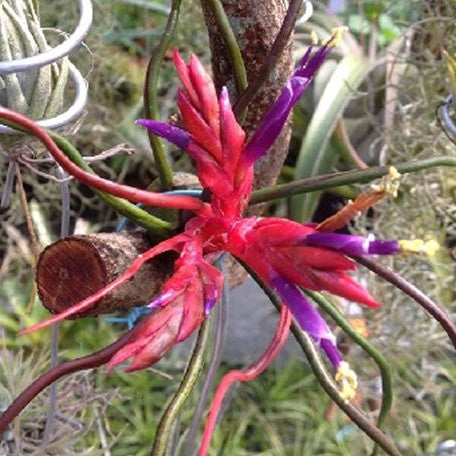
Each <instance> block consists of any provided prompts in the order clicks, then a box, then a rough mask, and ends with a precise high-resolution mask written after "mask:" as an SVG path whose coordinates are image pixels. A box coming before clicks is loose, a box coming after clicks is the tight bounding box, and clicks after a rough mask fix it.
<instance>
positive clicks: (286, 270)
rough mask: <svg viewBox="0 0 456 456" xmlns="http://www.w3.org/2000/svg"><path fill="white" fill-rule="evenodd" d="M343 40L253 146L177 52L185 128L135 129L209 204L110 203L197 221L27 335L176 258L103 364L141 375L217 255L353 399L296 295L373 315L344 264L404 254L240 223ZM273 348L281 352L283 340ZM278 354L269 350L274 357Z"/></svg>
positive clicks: (309, 63) (274, 222)
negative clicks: (334, 299)
mask: <svg viewBox="0 0 456 456" xmlns="http://www.w3.org/2000/svg"><path fill="white" fill-rule="evenodd" d="M339 33H340V32H336V33H335V34H334V35H333V36H332V37H331V38H330V39H329V40H328V41H327V42H326V43H325V44H324V45H323V46H321V47H320V48H318V49H317V50H316V51H314V50H313V48H312V47H310V48H309V49H308V50H307V52H306V54H305V56H304V57H303V59H302V61H301V62H300V64H299V66H298V68H297V69H296V71H295V72H294V74H293V75H292V77H291V79H290V80H289V82H288V84H287V85H286V87H285V88H284V89H283V90H282V92H281V94H280V96H279V98H278V99H277V101H276V102H275V104H274V105H273V106H272V107H271V109H270V110H269V112H268V113H267V114H266V116H265V118H264V120H263V121H262V123H261V125H260V126H259V128H258V129H257V131H256V132H255V133H254V134H253V136H252V137H251V138H249V139H247V138H246V135H245V133H244V131H243V129H242V127H241V126H240V125H239V123H238V122H237V120H236V118H235V116H234V114H233V111H232V108H231V104H230V101H229V97H228V92H227V90H226V88H224V89H222V91H221V94H220V96H219V97H217V94H216V90H215V87H214V84H213V82H212V79H211V78H210V76H209V75H208V74H207V72H206V71H205V69H204V68H203V66H202V65H201V63H200V62H199V61H198V59H197V58H196V57H195V56H193V55H192V56H191V57H190V63H188V64H186V63H185V62H184V61H183V59H182V58H181V56H180V55H179V53H178V52H177V51H175V52H174V62H175V66H176V68H177V72H178V74H179V77H180V80H181V82H182V85H183V89H182V90H180V91H179V94H178V107H179V111H180V114H181V117H182V123H183V127H182V128H181V127H178V126H175V125H171V124H168V123H163V122H159V121H154V120H148V119H143V120H139V121H138V124H140V125H142V126H144V127H146V128H148V129H149V130H150V131H152V132H153V133H155V134H157V135H159V136H162V137H163V138H166V139H167V140H168V141H170V142H171V143H173V144H175V145H176V146H178V147H180V148H181V149H184V150H185V151H186V152H187V153H188V154H189V155H190V156H191V157H192V158H193V159H194V161H195V163H196V167H197V173H198V177H199V179H200V182H201V184H202V186H203V187H204V188H205V189H206V193H207V194H208V195H209V203H208V204H207V203H203V202H200V201H198V200H196V199H194V198H191V197H185V198H184V197H176V196H167V195H157V194H154V193H151V192H142V191H136V192H135V191H134V190H131V189H130V190H128V187H123V189H119V191H118V192H117V193H116V195H118V196H124V197H127V198H129V199H130V200H132V201H139V202H144V203H146V204H159V205H160V206H163V207H172V208H186V209H190V210H192V211H194V212H195V213H196V215H195V216H194V217H193V218H192V219H190V220H189V221H188V222H187V224H186V225H185V229H184V231H183V232H182V233H180V234H178V235H176V236H174V237H172V238H170V239H167V240H165V241H163V242H161V243H159V244H157V245H156V246H154V247H153V248H151V249H150V250H148V251H147V252H145V253H144V254H143V255H142V256H141V257H139V258H138V259H136V260H135V261H134V262H133V264H132V265H131V267H130V268H129V269H128V270H127V271H126V272H125V273H124V274H123V275H121V276H120V277H119V278H118V279H116V280H115V281H114V282H112V283H111V284H109V285H108V286H106V287H105V288H103V289H102V290H100V291H98V292H97V293H95V294H94V295H92V296H90V297H88V298H87V299H85V300H83V301H82V302H80V303H78V304H76V305H74V306H73V307H71V308H69V309H67V310H66V311H64V312H62V313H61V314H59V315H56V316H54V317H52V318H50V319H48V320H46V321H44V322H42V323H39V324H38V325H35V326H33V327H31V328H28V329H26V330H24V331H23V333H29V332H31V331H35V330H37V329H40V328H43V327H45V326H48V325H50V324H52V323H54V322H56V321H59V320H62V319H64V318H66V317H68V316H70V315H73V314H75V313H78V312H81V311H83V310H84V309H87V308H89V307H90V306H92V305H93V304H94V303H95V302H96V301H98V300H99V299H101V298H102V297H103V296H105V295H107V294H108V293H110V292H111V291H112V290H113V289H115V288H116V287H118V286H121V285H122V284H123V283H125V282H126V281H128V280H129V279H130V278H131V277H132V276H133V275H134V274H135V273H136V272H137V271H138V269H139V268H140V267H141V265H143V264H144V263H145V262H147V261H148V260H150V259H151V258H153V257H156V256H157V255H160V254H162V253H163V252H167V251H174V252H176V253H177V254H178V255H179V258H178V259H177V261H176V262H175V268H174V269H175V270H174V274H173V275H172V277H171V278H170V279H169V280H168V281H167V282H166V283H165V284H164V285H163V287H162V291H161V293H160V295H159V296H158V297H157V298H156V299H154V301H153V302H151V303H150V304H149V306H148V307H150V308H152V309H154V311H153V312H152V313H151V314H149V315H148V316H146V317H145V318H144V319H143V320H142V321H141V322H140V323H139V324H138V325H137V326H136V327H135V328H134V330H133V334H132V337H131V338H130V342H129V343H128V344H127V345H126V346H124V347H123V348H121V349H120V350H118V351H117V353H116V354H115V355H114V356H112V357H111V359H110V360H109V362H108V363H107V366H108V368H112V367H114V366H116V365H118V364H120V363H122V362H124V361H125V360H127V359H130V358H132V362H131V364H130V366H129V367H128V369H127V370H129V371H133V370H137V369H143V368H145V367H148V366H150V365H151V364H153V363H154V362H156V361H157V360H158V359H160V358H161V357H162V356H163V355H164V354H165V353H166V352H167V351H168V350H169V349H170V348H171V347H173V345H174V344H176V343H178V342H181V341H183V340H184V339H186V338H187V337H188V336H189V335H190V334H191V333H192V332H193V331H194V330H195V329H196V328H198V326H199V325H201V323H202V322H203V320H204V319H205V318H206V317H207V316H208V315H209V313H210V311H211V309H212V307H213V306H214V305H215V304H216V303H217V301H218V300H219V298H220V295H221V292H222V286H223V277H222V273H221V272H220V271H219V270H218V269H216V268H215V267H214V266H213V262H214V261H215V260H216V259H217V258H218V257H219V256H220V255H221V254H222V253H223V252H228V253H230V254H231V255H233V256H234V257H235V258H237V259H239V260H241V261H242V262H244V263H245V264H247V265H248V266H249V267H250V268H251V269H252V270H253V271H255V273H256V274H257V275H258V276H259V277H260V278H261V280H262V281H264V282H265V284H267V285H268V286H269V287H270V288H272V289H273V290H274V291H275V293H276V294H277V296H278V297H279V298H280V299H281V301H282V303H283V306H284V308H283V312H282V313H283V319H282V320H281V321H282V325H281V329H280V332H281V334H282V335H283V334H285V335H286V333H287V331H288V328H289V324H290V318H289V312H291V314H292V316H293V317H294V318H295V320H296V321H297V322H298V324H299V326H300V327H301V328H302V329H303V330H304V331H305V332H306V333H308V334H309V335H310V336H311V337H312V338H313V340H314V341H315V342H316V343H317V345H318V346H319V347H320V349H321V350H322V351H323V352H324V353H325V354H326V356H327V358H328V359H329V361H330V362H331V364H332V365H333V366H334V369H335V371H336V380H337V381H338V382H339V384H340V385H341V387H342V388H341V395H343V397H344V398H346V399H347V400H348V399H350V398H351V397H353V394H354V391H355V389H356V383H357V382H356V376H355V374H354V373H353V372H352V371H351V370H350V368H349V367H348V364H347V363H346V362H344V361H343V360H342V356H341V354H340V352H339V350H338V348H337V346H336V341H335V337H334V335H333V333H332V332H331V329H330V328H329V326H328V325H327V323H326V322H325V321H324V319H323V318H322V317H321V316H320V314H319V313H318V312H317V310H316V309H315V308H314V307H313V306H312V304H311V303H310V302H309V301H308V300H307V299H306V298H305V296H304V294H303V292H302V291H301V288H304V289H308V290H316V291H320V290H326V291H328V292H330V293H333V294H335V295H338V296H342V297H344V298H346V299H349V300H352V301H356V302H359V303H361V304H364V305H366V306H369V307H378V306H379V303H378V302H377V301H376V300H375V299H374V298H373V297H372V296H371V295H370V294H369V292H368V291H367V290H366V289H365V288H364V287H363V286H361V285H360V284H359V283H357V282H356V281H355V280H354V279H353V278H352V277H351V276H350V275H349V274H348V273H347V271H353V270H355V269H356V265H355V263H354V261H352V260H351V259H350V258H348V256H350V255H391V254H397V253H399V252H402V251H404V250H406V249H407V248H408V247H409V245H407V244H406V243H401V242H400V241H382V240H376V239H374V238H373V237H372V238H371V237H361V236H354V235H347V234H337V233H334V232H333V231H334V230H335V229H337V228H338V227H339V225H340V217H339V219H338V220H336V219H334V218H332V219H329V220H328V221H327V222H323V223H322V224H320V225H314V224H310V223H309V224H300V223H297V222H293V221H290V220H287V219H282V218H275V217H271V218H262V217H245V218H244V217H243V212H244V210H245V209H246V207H247V204H248V202H249V198H250V195H251V192H252V182H253V167H254V164H255V162H256V161H257V160H259V159H260V158H261V157H262V156H263V155H264V154H265V153H266V152H267V150H268V148H269V147H270V146H271V145H272V143H273V142H274V141H275V139H276V138H277V136H278V135H279V133H280V131H281V129H282V127H283V126H284V124H285V122H286V121H287V119H288V117H289V114H290V112H291V109H292V107H293V106H294V104H295V103H296V102H297V100H298V99H299V97H300V96H301V94H302V93H303V92H304V90H305V89H306V87H307V86H308V85H309V83H310V81H311V79H312V76H313V75H314V74H315V72H316V71H317V70H318V68H319V67H320V65H321V64H322V62H323V61H324V60H325V58H326V56H327V55H328V54H329V52H330V51H331V49H332V48H333V47H334V45H335V44H336V43H337V40H338V37H339ZM2 113H3V112H2ZM3 114H5V113H3ZM5 117H6V115H5ZM12 120H13V121H14V118H12ZM41 135H42V136H41V139H42V140H43V141H45V136H46V134H45V132H44V131H42V132H41ZM51 142H52V141H51V140H50V139H49V141H48V144H47V145H48V146H49V148H50V151H51V152H52V153H53V155H54V156H55V158H56V159H57V161H58V162H59V163H60V164H61V165H62V166H63V167H65V168H66V169H67V171H68V172H69V173H71V174H73V175H74V174H75V173H76V171H75V168H76V169H77V170H78V171H77V172H78V173H79V174H78V176H77V177H78V178H80V180H82V181H84V182H87V180H88V177H87V176H89V177H90V185H92V186H93V187H95V188H98V189H100V190H108V191H111V190H112V189H110V188H107V187H106V185H105V184H103V182H106V181H103V179H100V178H96V177H94V176H93V175H88V174H87V173H84V172H83V171H81V170H80V169H78V168H77V167H75V166H74V165H72V164H71V162H69V160H65V157H64V156H63V154H61V153H59V150H58V148H57V147H55V146H54V147H52V144H51ZM393 174H394V173H393ZM392 179H393V180H394V176H393V178H392ZM120 187H122V186H119V188H120ZM125 189H127V190H128V191H127V190H125ZM385 191H386V190H385V189H380V190H378V189H377V190H375V191H374V190H373V191H371V192H370V193H368V195H367V197H366V195H364V196H363V197H361V199H360V200H359V201H358V203H357V204H358V206H356V209H357V210H358V209H360V208H361V209H362V208H364V207H367V206H368V205H370V204H372V202H375V200H376V198H377V197H378V195H383V194H384V193H385ZM375 195H377V197H376V196H375ZM363 198H364V200H365V201H364V200H363ZM377 199H378V198H377ZM366 201H367V202H366ZM355 203H356V202H355ZM342 219H344V216H342ZM344 220H345V219H344ZM342 224H343V223H342ZM412 247H413V248H415V247H416V245H415V244H413V245H412ZM427 247H430V246H429V245H428V246H427ZM278 340H280V342H277V344H279V345H280V344H282V343H283V341H284V340H285V338H284V337H280V338H279V339H278ZM276 348H277V347H276ZM278 348H280V347H278ZM277 351H278V350H273V351H272V352H271V356H270V358H271V357H272V353H274V355H275V353H276V352H277Z"/></svg>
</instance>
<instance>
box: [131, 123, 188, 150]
mask: <svg viewBox="0 0 456 456" xmlns="http://www.w3.org/2000/svg"><path fill="white" fill-rule="evenodd" d="M135 123H137V124H138V125H142V126H143V127H146V128H147V129H148V130H149V131H151V132H152V133H155V134H156V135H158V136H161V137H162V138H165V139H166V140H168V141H169V142H170V143H172V144H174V145H176V146H177V147H179V148H181V149H187V147H188V145H189V143H190V135H189V134H188V133H187V132H186V131H185V130H181V129H180V128H178V127H175V126H174V125H170V124H167V123H165V122H159V121H157V120H151V119H138V120H137V121H136V122H135Z"/></svg>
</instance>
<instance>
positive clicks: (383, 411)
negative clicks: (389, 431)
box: [304, 290, 393, 451]
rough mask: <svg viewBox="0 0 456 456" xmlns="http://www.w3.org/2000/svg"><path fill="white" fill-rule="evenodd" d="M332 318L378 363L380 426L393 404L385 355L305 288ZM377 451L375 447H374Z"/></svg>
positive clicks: (391, 383)
mask: <svg viewBox="0 0 456 456" xmlns="http://www.w3.org/2000/svg"><path fill="white" fill-rule="evenodd" d="M304 292H305V293H306V294H307V295H308V296H310V297H311V298H312V299H313V300H314V301H315V302H316V303H317V304H318V305H319V306H320V307H321V308H322V309H323V310H324V311H325V312H326V313H327V314H328V315H330V316H331V318H332V319H333V320H334V321H335V322H336V323H337V324H338V325H339V326H340V327H341V328H342V330H343V331H344V332H345V333H347V334H348V336H349V337H350V338H351V339H352V340H353V341H354V342H355V343H356V344H358V345H359V346H360V347H361V348H362V349H363V350H364V351H365V352H366V353H367V354H368V355H369V356H370V357H371V358H372V359H373V360H374V361H375V363H376V364H377V366H378V368H379V369H380V373H381V376H382V392H383V396H382V405H381V408H380V413H379V415H378V419H377V426H378V427H380V426H381V425H382V424H383V423H384V421H385V419H386V417H387V416H388V413H389V411H390V409H391V406H392V404H393V377H392V375H391V371H390V369H389V366H388V362H387V361H386V359H385V358H384V357H383V355H382V354H381V353H380V352H379V351H378V350H377V349H376V348H375V347H374V346H373V345H372V344H371V343H370V342H369V341H368V340H367V339H365V338H364V337H363V336H361V334H360V333H359V332H358V331H356V330H355V329H353V328H352V326H351V325H350V323H348V321H347V320H346V319H345V317H344V316H343V315H342V313H341V312H340V311H339V310H338V309H337V307H336V306H334V304H332V303H331V302H330V301H329V300H328V299H326V298H325V297H324V296H323V295H321V294H320V293H315V292H313V291H309V290H304ZM374 451H375V449H374Z"/></svg>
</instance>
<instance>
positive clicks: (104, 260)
mask: <svg viewBox="0 0 456 456" xmlns="http://www.w3.org/2000/svg"><path fill="white" fill-rule="evenodd" d="M151 246H152V245H151V242H150V241H149V239H148V237H147V235H146V234H145V233H142V232H133V233H99V234H93V235H87V236H70V237H68V238H65V239H62V240H60V241H57V242H56V243H54V244H52V245H50V246H48V247H47V248H46V249H45V250H44V251H43V252H42V254H41V255H40V258H39V261H38V264H37V275H36V282H37V287H38V294H39V296H40V299H41V301H42V303H43V305H44V306H45V307H46V308H47V309H48V310H49V311H50V312H51V313H54V314H55V313H59V312H61V311H63V310H65V309H67V308H68V307H70V306H72V305H74V304H76V303H77V302H79V301H81V300H83V299H85V298H87V297H88V296H90V295H91V294H93V293H95V292H96V291H98V290H100V289H101V288H103V287H104V286H106V285H107V284H108V283H110V282H112V281H113V280H115V279H116V278H117V277H119V275H121V274H122V273H123V272H124V271H125V270H126V269H128V267H129V266H130V264H131V263H132V262H133V261H134V259H135V258H137V256H138V255H139V254H141V253H143V252H145V251H146V250H147V249H149V248H150V247H151ZM171 271H172V263H171V262H170V261H169V259H166V258H165V259H164V258H163V257H160V259H156V260H152V261H150V262H148V263H146V264H145V265H144V266H143V267H142V268H141V269H140V270H139V271H138V273H137V274H136V275H135V276H134V277H133V278H132V279H131V280H130V281H129V282H128V283H126V284H124V285H123V286H121V287H119V288H118V289H117V290H115V291H113V292H112V293H110V294H109V295H108V296H106V297H105V298H103V299H102V300H100V301H99V302H98V303H96V304H95V305H94V306H93V307H92V308H91V309H89V310H87V311H85V312H82V313H79V314H76V315H74V316H72V317H71V318H79V317H85V316H94V315H98V314H105V313H112V312H116V311H125V310H128V309H130V308H132V307H137V306H142V305H145V304H147V303H148V302H150V301H151V300H152V299H153V297H154V296H155V295H156V294H157V292H158V291H159V290H160V287H161V286H162V284H163V282H164V280H165V279H166V278H167V277H168V276H169V274H170V273H171Z"/></svg>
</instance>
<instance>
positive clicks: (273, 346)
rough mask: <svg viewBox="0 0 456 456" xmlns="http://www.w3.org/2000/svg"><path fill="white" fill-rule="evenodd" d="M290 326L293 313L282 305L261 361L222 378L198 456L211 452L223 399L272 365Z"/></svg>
mask: <svg viewBox="0 0 456 456" xmlns="http://www.w3.org/2000/svg"><path fill="white" fill-rule="evenodd" d="M290 324H291V313H290V311H289V310H288V308H287V307H286V306H284V305H282V308H281V311H280V320H279V324H278V326H277V330H276V332H275V334H274V338H273V339H272V341H271V343H270V344H269V346H268V348H267V349H266V351H265V352H264V353H263V354H262V355H261V357H260V359H259V360H258V361H257V362H256V363H254V364H252V365H251V366H250V367H248V368H247V369H244V370H232V371H230V372H228V373H227V374H226V375H225V376H224V377H223V378H222V380H221V382H220V384H219V386H218V388H217V391H216V392H215V395H214V399H213V401H212V404H211V408H210V410H209V415H208V418H207V422H206V427H205V428H204V433H203V438H202V441H201V446H200V449H199V452H198V456H206V454H207V452H208V451H209V445H210V443H211V438H212V434H213V433H214V429H215V425H216V422H217V416H218V414H219V411H220V407H221V406H222V403H223V399H224V398H225V395H226V393H227V392H228V390H229V388H230V386H231V385H232V384H233V383H234V382H236V381H237V382H249V381H250V380H253V379H254V378H256V377H258V375H260V374H261V373H262V372H264V370H265V369H266V368H267V367H268V366H269V365H270V364H271V363H272V361H274V359H275V357H276V356H277V354H278V353H279V351H280V350H281V349H282V347H283V345H284V343H285V341H286V340H287V337H288V332H289V329H290Z"/></svg>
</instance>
